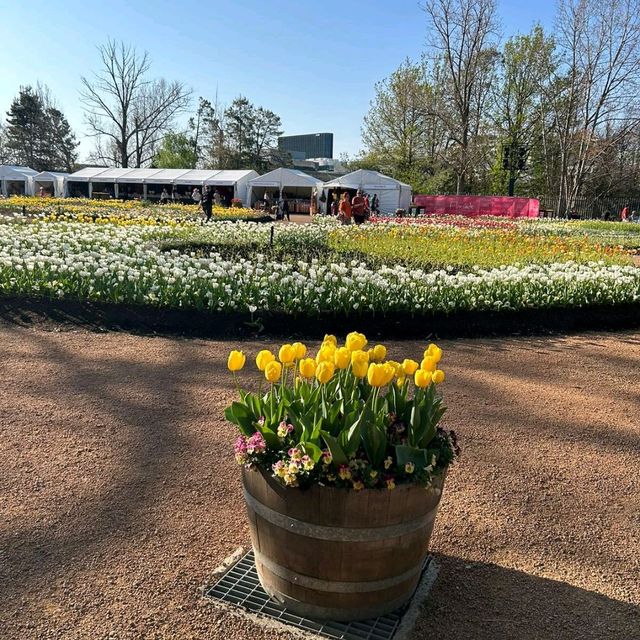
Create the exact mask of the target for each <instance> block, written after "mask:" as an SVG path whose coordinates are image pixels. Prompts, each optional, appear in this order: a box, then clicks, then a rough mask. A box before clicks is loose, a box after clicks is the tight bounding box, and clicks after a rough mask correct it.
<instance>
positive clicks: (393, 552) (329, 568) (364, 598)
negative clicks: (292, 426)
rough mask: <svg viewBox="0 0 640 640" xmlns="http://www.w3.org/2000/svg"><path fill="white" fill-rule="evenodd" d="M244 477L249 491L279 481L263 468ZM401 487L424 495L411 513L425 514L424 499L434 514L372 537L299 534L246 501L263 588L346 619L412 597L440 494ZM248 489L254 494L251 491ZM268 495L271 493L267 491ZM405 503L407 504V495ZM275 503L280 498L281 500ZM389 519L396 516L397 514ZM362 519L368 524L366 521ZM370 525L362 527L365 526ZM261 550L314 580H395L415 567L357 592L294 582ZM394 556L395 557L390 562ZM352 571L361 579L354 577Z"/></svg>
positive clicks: (305, 609) (315, 612)
mask: <svg viewBox="0 0 640 640" xmlns="http://www.w3.org/2000/svg"><path fill="white" fill-rule="evenodd" d="M243 478H244V480H245V490H247V491H248V492H250V491H251V489H253V490H254V491H255V492H256V493H260V491H259V490H256V489H257V488H258V487H260V483H261V482H262V483H263V488H264V486H268V487H269V490H272V488H273V484H274V483H275V481H274V480H273V479H272V478H269V477H268V476H267V474H266V473H265V472H263V471H255V470H245V471H244V472H243ZM444 479H445V478H444V475H443V476H442V477H441V478H440V479H439V481H438V482H437V483H436V487H437V488H438V489H440V492H441V490H442V486H443V483H444ZM277 488H281V489H283V490H284V491H286V492H292V494H294V495H297V494H295V493H294V492H296V490H295V489H288V488H285V487H277ZM402 488H403V489H409V490H413V492H414V493H415V495H417V496H421V499H419V500H418V505H419V506H418V508H413V509H411V510H410V513H411V515H416V513H418V514H421V515H422V517H424V505H425V504H427V505H430V506H431V512H430V513H432V517H431V518H430V519H429V520H428V522H426V523H425V524H424V526H422V527H419V528H417V529H415V530H414V531H411V532H409V533H408V534H405V535H399V536H395V537H393V538H389V539H386V540H378V541H371V542H357V543H354V542H340V541H338V542H333V543H332V542H330V541H327V540H320V541H318V540H316V539H314V538H313V537H309V536H304V535H299V534H298V533H293V532H291V531H288V530H286V529H283V528H281V527H279V526H277V525H275V524H273V523H272V522H270V521H269V520H266V519H265V518H264V517H262V516H261V515H260V514H258V513H256V512H255V511H254V510H253V509H252V508H251V506H250V505H249V504H247V512H248V514H249V522H250V531H251V539H252V543H253V546H254V549H255V550H256V551H257V554H256V556H257V557H256V567H257V569H258V575H259V577H260V581H261V583H262V585H263V587H264V589H265V591H267V593H269V595H271V596H272V597H274V598H275V599H276V600H278V601H280V602H283V603H284V604H286V606H287V607H289V608H290V609H291V610H292V611H294V612H296V613H298V614H299V615H306V616H313V617H317V618H323V619H333V620H343V621H347V620H360V619H364V618H368V617H371V616H377V615H384V613H389V612H390V611H393V610H395V609H397V608H398V607H399V606H401V605H402V604H404V603H405V602H406V601H407V600H409V599H410V598H411V596H412V594H413V592H414V590H415V588H416V586H417V583H418V581H419V578H420V570H421V568H422V566H423V563H424V559H425V557H426V555H427V550H428V543H429V539H430V536H431V533H432V530H433V526H434V522H435V515H436V513H437V509H438V506H439V500H440V495H435V492H432V494H431V495H430V496H429V497H428V499H426V498H425V495H426V490H425V489H424V488H422V487H418V486H412V487H402ZM317 489H320V490H324V488H321V487H317ZM312 490H313V488H312ZM312 490H310V491H312ZM397 490H398V489H396V490H394V491H386V494H393V493H395V491H397ZM341 491H342V493H343V495H347V496H350V495H352V494H354V493H355V492H352V491H348V490H344V489H343V490H341ZM363 491H370V492H376V491H378V495H380V494H382V493H383V492H382V491H380V490H371V489H369V490H367V489H365V490H363ZM421 492H422V493H421ZM250 495H251V496H253V497H254V498H255V496H254V495H253V493H250ZM266 495H267V496H269V491H268V492H267V493H266ZM298 495H299V494H298ZM311 495H313V494H311ZM356 495H360V494H356ZM333 498H335V496H333ZM410 502H411V501H410ZM404 503H405V505H406V500H405V502H404ZM276 504H278V502H277V501H276ZM420 504H421V506H420ZM414 507H415V505H414ZM307 508H308V507H307ZM293 512H294V513H295V514H296V515H301V514H300V512H299V510H296V509H295V508H294V509H293ZM391 519H392V520H394V518H393V517H392V518H391ZM349 522H350V524H355V523H354V521H353V519H350V520H349ZM378 522H380V519H378ZM364 524H368V522H365V523H364ZM339 528H340V527H338V529H339ZM370 528H371V527H362V529H370ZM374 529H375V528H374ZM318 542H319V544H318ZM310 546H311V547H312V548H313V553H308V549H309V547H310ZM398 549H400V550H404V551H405V553H404V554H400V556H398V553H397V551H398ZM296 550H297V551H296ZM261 554H264V556H265V557H266V558H268V560H269V561H270V562H271V563H275V565H277V566H279V567H280V568H284V569H286V570H290V571H292V572H294V573H295V574H300V575H301V576H307V577H309V578H311V579H312V580H325V581H327V582H329V583H330V582H335V583H349V582H353V583H357V582H360V583H367V582H370V581H376V580H378V581H384V580H391V581H392V582H393V581H394V580H396V579H397V578H398V576H401V575H402V574H404V573H406V572H411V570H412V569H413V570H414V571H415V572H414V573H412V575H411V576H410V577H408V578H407V579H406V580H404V581H402V582H400V583H397V584H393V585H392V586H390V587H388V588H384V587H381V588H379V589H377V590H374V591H372V590H367V591H365V592H362V591H358V590H357V589H356V590H355V591H354V592H353V593H342V592H336V591H330V590H329V591H327V590H318V589H314V588H309V587H307V586H301V585H300V584H296V583H295V581H292V580H287V579H285V578H283V577H282V576H281V575H278V574H277V573H274V572H273V571H271V570H270V569H269V567H267V566H265V564H263V563H261V562H260V559H259V558H260V555H261ZM337 559H339V560H337ZM345 560H348V561H345ZM390 560H392V561H391V562H390ZM354 566H355V567H357V570H354ZM390 567H393V571H392V572H391V571H389V568H390ZM354 576H355V577H356V578H357V580H355V579H354Z"/></svg>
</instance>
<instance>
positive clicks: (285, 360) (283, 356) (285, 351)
mask: <svg viewBox="0 0 640 640" xmlns="http://www.w3.org/2000/svg"><path fill="white" fill-rule="evenodd" d="M278 358H279V359H280V362H282V364H291V363H292V362H293V361H294V360H295V359H296V350H295V348H294V347H293V345H290V344H283V345H282V346H281V347H280V351H278Z"/></svg>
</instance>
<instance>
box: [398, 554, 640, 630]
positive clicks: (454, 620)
mask: <svg viewBox="0 0 640 640" xmlns="http://www.w3.org/2000/svg"><path fill="white" fill-rule="evenodd" d="M435 557H436V561H437V562H438V564H439V565H440V573H439V576H438V578H437V580H436V583H435V585H434V587H433V590H432V591H431V593H430V594H429V597H428V600H427V602H426V603H425V605H424V606H423V608H422V615H421V616H420V619H419V621H418V624H417V625H416V628H415V630H414V632H413V634H412V635H411V639H412V640H423V639H426V638H439V639H440V640H451V639H460V640H463V639H466V638H468V639H469V640H472V639H473V638H478V637H482V638H494V639H495V640H500V639H503V638H504V639H518V640H556V639H557V640H591V639H593V640H632V639H635V638H638V637H639V634H640V607H637V606H634V605H632V604H628V603H625V602H618V601H617V600H613V599H611V598H607V597H606V596H603V595H601V594H599V593H594V592H592V591H587V590H585V589H581V588H579V587H575V586H572V585H569V584H566V583H564V582H560V581H558V580H549V579H546V578H540V577H536V576H532V575H528V574H526V573H523V572H521V571H516V570H514V569H506V568H504V567H500V566H498V565H495V564H485V563H475V562H471V563H470V562H467V561H465V560H462V559H460V558H454V557H451V556H442V555H436V556H435Z"/></svg>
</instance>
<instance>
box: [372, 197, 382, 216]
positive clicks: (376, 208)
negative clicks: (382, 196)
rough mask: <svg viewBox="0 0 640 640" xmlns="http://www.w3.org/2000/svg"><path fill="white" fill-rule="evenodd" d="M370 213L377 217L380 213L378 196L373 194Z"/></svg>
mask: <svg viewBox="0 0 640 640" xmlns="http://www.w3.org/2000/svg"><path fill="white" fill-rule="evenodd" d="M371 213H373V215H374V216H377V215H378V214H379V213H380V200H379V199H378V194H377V193H374V194H373V199H372V200H371Z"/></svg>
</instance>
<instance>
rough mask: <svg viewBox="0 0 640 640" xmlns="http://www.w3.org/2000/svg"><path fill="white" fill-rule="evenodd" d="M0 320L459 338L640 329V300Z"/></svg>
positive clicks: (125, 309)
mask: <svg viewBox="0 0 640 640" xmlns="http://www.w3.org/2000/svg"><path fill="white" fill-rule="evenodd" d="M0 318H1V319H3V320H4V321H5V322H10V323H12V324H17V325H20V326H38V325H46V324H54V325H56V326H59V327H86V328H89V329H92V330H96V331H113V330H124V331H129V332H132V333H141V334H160V335H182V336H191V337H203V338H215V337H230V338H248V337H252V336H256V335H270V336H296V337H301V338H321V337H322V336H323V335H324V334H325V333H347V332H349V331H352V330H353V329H354V328H358V327H359V328H361V329H362V330H363V331H366V333H367V335H371V336H372V337H377V338H385V339H391V338H400V339H401V338H410V337H415V338H426V337H433V338H461V337H484V336H508V335H547V334H570V333H575V332H580V331H587V330H596V331H619V330H628V329H633V328H637V327H640V304H634V305H625V306H616V307H602V306H593V307H585V308H582V309H575V308H574V309H564V308H551V309H525V310H521V311H501V312H498V311H476V312H471V311H469V312H459V313H453V314H450V315H444V314H434V315H420V316H417V315H415V316H412V315H409V314H393V315H387V316H379V315H371V314H356V313H352V314H349V315H348V316H347V315H346V314H340V313H336V314H329V313H326V314H322V315H320V316H318V317H306V316H292V315H287V314H285V313H274V312H267V313H259V314H258V313H256V314H254V317H253V319H252V318H251V316H250V314H248V313H235V314H232V313H220V312H211V311H202V310H197V309H167V308H156V307H145V306H136V305H126V304H110V303H97V302H78V301H74V300H49V299H36V298H19V297H4V298H1V297H0Z"/></svg>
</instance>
